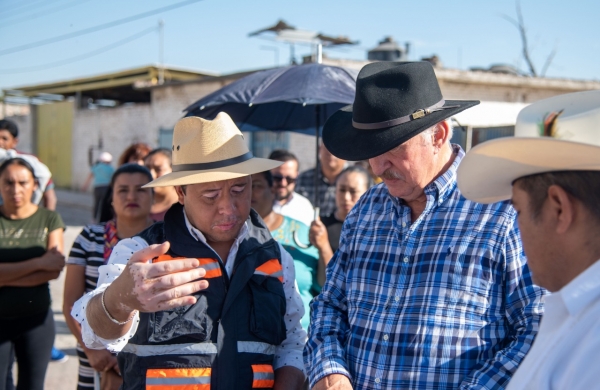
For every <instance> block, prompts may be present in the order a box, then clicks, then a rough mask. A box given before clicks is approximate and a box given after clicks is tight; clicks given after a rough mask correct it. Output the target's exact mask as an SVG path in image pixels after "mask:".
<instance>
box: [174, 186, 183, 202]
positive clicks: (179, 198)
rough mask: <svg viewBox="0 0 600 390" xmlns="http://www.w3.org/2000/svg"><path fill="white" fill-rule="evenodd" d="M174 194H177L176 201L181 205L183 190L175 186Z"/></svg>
mask: <svg viewBox="0 0 600 390" xmlns="http://www.w3.org/2000/svg"><path fill="white" fill-rule="evenodd" d="M175 192H177V200H178V201H179V203H181V204H182V205H183V199H184V197H185V192H184V191H183V188H182V187H181V186H175Z"/></svg>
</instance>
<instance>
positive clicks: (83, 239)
mask: <svg viewBox="0 0 600 390" xmlns="http://www.w3.org/2000/svg"><path fill="white" fill-rule="evenodd" d="M105 225H106V223H100V224H91V225H87V226H85V227H84V228H83V230H82V231H81V233H79V235H78V236H77V238H76V239H75V242H74V243H73V247H72V248H71V252H69V258H68V259H67V264H74V265H80V266H83V267H85V292H90V291H93V290H94V289H96V283H97V281H98V267H100V266H101V265H104V227H105Z"/></svg>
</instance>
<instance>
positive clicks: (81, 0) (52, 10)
mask: <svg viewBox="0 0 600 390" xmlns="http://www.w3.org/2000/svg"><path fill="white" fill-rule="evenodd" d="M86 1H90V0H75V1H71V2H69V3H67V4H63V5H60V6H58V7H54V8H50V9H47V10H44V11H40V12H37V13H33V14H29V15H25V16H21V18H16V19H13V20H10V19H8V20H7V21H6V22H3V23H2V25H1V26H0V27H6V26H12V25H14V24H18V23H20V22H23V21H26V20H32V19H37V18H38V17H40V16H46V15H48V14H52V13H55V12H58V11H62V10H64V9H67V8H71V7H73V6H74V5H79V4H82V3H85V2H86ZM7 18H10V16H8V17H7Z"/></svg>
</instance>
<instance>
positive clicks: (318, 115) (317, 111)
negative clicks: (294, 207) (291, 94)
mask: <svg viewBox="0 0 600 390" xmlns="http://www.w3.org/2000/svg"><path fill="white" fill-rule="evenodd" d="M315 115H316V118H315V119H316V120H315V124H316V127H317V129H316V134H317V137H316V142H315V152H316V154H315V160H316V161H315V198H314V199H313V201H314V203H313V204H314V206H315V219H317V218H318V217H319V137H320V135H321V105H320V104H317V105H315Z"/></svg>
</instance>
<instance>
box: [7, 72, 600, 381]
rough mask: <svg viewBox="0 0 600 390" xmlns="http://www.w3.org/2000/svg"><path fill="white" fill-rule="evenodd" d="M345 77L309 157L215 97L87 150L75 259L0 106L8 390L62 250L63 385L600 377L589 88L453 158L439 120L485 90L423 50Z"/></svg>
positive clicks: (46, 325) (42, 182)
mask: <svg viewBox="0 0 600 390" xmlns="http://www.w3.org/2000/svg"><path fill="white" fill-rule="evenodd" d="M356 83H357V84H356V98H355V102H354V104H353V105H352V106H349V107H345V108H343V109H341V110H339V111H338V112H336V113H334V114H333V115H332V116H331V117H330V118H329V119H328V120H327V122H326V123H325V126H324V129H323V143H322V144H321V145H320V147H319V153H318V154H319V159H318V161H319V163H318V164H317V165H316V166H315V167H314V168H312V169H308V170H305V171H304V172H300V163H299V161H298V158H297V157H296V156H295V155H294V154H293V153H292V152H290V151H288V150H281V149H280V150H274V151H272V153H271V154H270V155H269V156H268V158H258V157H255V156H253V155H252V153H251V152H250V150H248V147H247V145H246V142H245V141H244V139H243V136H242V134H241V132H240V131H239V129H238V128H237V126H236V124H235V123H234V122H233V121H232V119H231V118H230V117H229V116H228V115H227V114H225V113H219V114H218V115H217V116H216V117H215V118H214V119H213V120H206V119H202V118H198V117H187V118H184V119H181V120H180V121H179V122H178V123H177V124H176V126H175V129H174V132H173V148H172V149H164V148H159V149H154V150H152V149H151V148H150V147H149V146H148V145H145V144H139V143H138V144H133V145H131V146H130V147H129V148H127V149H126V150H125V151H124V152H123V154H122V155H121V156H120V158H119V159H118V165H117V167H116V169H115V168H113V167H112V165H111V163H112V156H111V155H110V154H109V153H107V152H103V153H101V154H100V155H99V156H98V161H97V162H96V163H95V164H94V165H93V166H92V167H91V172H90V175H89V177H88V178H87V180H86V182H85V185H84V186H83V188H82V189H84V190H87V189H88V188H89V186H90V184H92V183H93V188H94V212H93V215H92V216H91V218H92V219H93V221H94V222H93V223H91V224H89V225H87V226H85V227H84V229H83V230H82V231H81V233H80V234H79V236H78V237H77V238H76V240H75V242H74V244H73V246H72V248H71V250H70V253H69V254H68V256H65V255H64V250H63V242H62V233H63V229H64V223H63V222H62V220H61V218H60V215H58V214H57V213H56V212H54V211H52V210H51V209H52V206H53V205H55V204H56V200H55V195H54V194H53V191H52V193H50V195H49V196H46V192H48V190H47V189H48V187H50V190H52V184H51V178H50V175H49V172H47V168H46V170H45V169H44V167H45V166H44V165H43V164H42V163H41V162H40V161H39V160H37V159H36V158H35V157H33V156H28V155H24V154H21V153H18V152H16V151H15V150H14V147H15V146H16V143H14V144H10V143H7V142H6V140H4V141H3V140H2V136H4V132H8V133H9V134H10V135H12V136H13V138H16V135H15V132H14V131H11V130H10V129H12V127H11V126H12V125H13V124H10V123H9V124H5V123H4V122H7V121H0V147H1V148H2V149H0V150H3V151H4V153H5V154H2V155H0V162H1V165H0V195H1V197H2V201H3V202H2V204H1V205H0V317H3V318H2V321H0V390H3V389H11V388H12V387H11V386H12V382H13V379H14V378H12V376H11V367H12V365H13V362H14V360H15V357H16V364H17V365H18V368H19V369H18V378H16V383H17V389H41V388H43V381H44V375H45V371H46V369H47V365H48V362H49V360H50V356H51V354H52V343H53V340H54V332H55V331H54V323H53V319H52V311H51V310H50V298H49V289H48V281H49V280H52V279H55V278H57V276H58V275H59V273H60V272H61V270H62V269H63V267H64V266H65V264H66V276H65V286H64V298H63V312H64V315H65V318H66V322H67V324H68V326H69V329H70V330H71V332H72V333H73V335H74V336H75V338H76V339H77V355H78V358H79V373H78V375H79V377H78V386H77V388H78V390H83V389H93V388H95V387H94V386H101V387H102V388H103V389H118V388H122V389H125V390H129V389H144V388H157V389H159V388H178V386H182V388H203V389H250V388H273V389H292V390H293V389H305V388H310V389H315V390H327V389H329V390H346V389H504V388H509V389H549V388H569V389H594V388H600V387H599V386H598V381H597V380H595V375H594V374H595V372H594V371H593V370H590V369H588V368H589V367H592V366H593V365H594V364H595V363H597V362H599V361H600V355H599V354H598V352H597V350H598V347H599V346H600V320H598V318H600V317H599V315H600V283H598V280H600V277H599V276H600V268H599V267H600V266H599V265H598V264H600V262H598V261H597V260H598V259H599V258H600V244H598V241H597V239H596V237H597V235H598V233H600V222H599V221H600V210H599V208H598V204H600V199H599V198H598V196H599V194H600V172H599V171H600V146H599V145H598V142H597V141H594V139H592V140H591V141H590V139H585V138H583V136H581V135H580V134H582V133H585V131H587V130H586V129H588V128H597V125H598V123H600V92H599V91H593V92H585V93H575V94H570V95H564V96H558V97H556V98H550V99H546V100H543V101H540V102H537V103H534V104H532V105H531V106H529V107H527V108H525V109H524V110H523V111H522V113H521V114H520V115H519V118H518V119H517V123H516V129H517V130H519V131H520V130H521V129H535V131H533V134H538V129H541V130H540V132H539V133H540V134H542V135H544V136H535V137H530V138H520V137H513V138H505V139H498V140H493V141H489V142H486V143H483V144H481V145H478V146H477V147H475V148H474V149H473V150H471V151H469V152H468V153H465V151H464V150H463V149H462V148H461V147H460V146H458V145H454V144H452V143H451V142H450V139H451V138H452V133H453V127H452V123H451V122H450V118H451V117H452V116H453V115H455V114H457V113H458V112H461V111H463V110H466V109H469V108H470V107H473V106H475V105H476V104H478V103H479V102H478V101H459V100H452V101H450V100H445V99H444V97H443V96H442V94H441V91H440V88H439V85H438V82H437V79H436V77H435V73H434V71H433V68H432V66H431V65H430V64H429V63H426V62H416V63H411V62H406V63H390V62H378V63H372V64H369V65H367V66H365V67H364V68H363V69H362V70H361V72H360V73H359V75H358V78H357V82H356ZM553 113H558V114H557V115H552V114H553ZM548 118H552V119H551V120H550V119H548ZM557 118H559V119H557ZM557 128H560V132H561V134H569V135H570V137H572V138H570V139H569V140H565V139H561V137H560V136H558V135H557V134H558V133H557V130H556V129H557ZM583 130H585V131H583ZM573 137H574V138H573ZM596 138H597V136H596ZM9 140H10V139H9ZM1 142H4V143H1ZM2 161H3V162H2ZM42 199H46V200H45V202H46V203H45V204H46V207H41V206H40V207H38V205H37V203H38V202H42ZM52 199H54V201H53V200H52ZM509 199H511V200H512V201H507V200H509ZM41 204H42V205H43V204H44V203H41ZM549 293H552V294H551V295H549ZM4 378H6V380H4ZM5 383H6V384H5ZM186 386H188V387H186Z"/></svg>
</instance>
